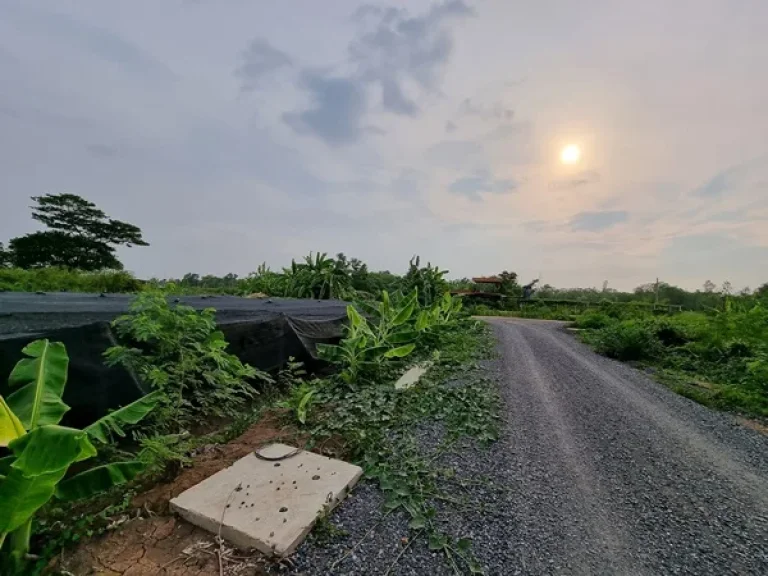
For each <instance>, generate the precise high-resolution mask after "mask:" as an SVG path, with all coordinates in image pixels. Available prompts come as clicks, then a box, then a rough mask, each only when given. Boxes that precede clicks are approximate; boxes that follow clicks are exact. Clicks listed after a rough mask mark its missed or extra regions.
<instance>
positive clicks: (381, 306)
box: [317, 290, 461, 385]
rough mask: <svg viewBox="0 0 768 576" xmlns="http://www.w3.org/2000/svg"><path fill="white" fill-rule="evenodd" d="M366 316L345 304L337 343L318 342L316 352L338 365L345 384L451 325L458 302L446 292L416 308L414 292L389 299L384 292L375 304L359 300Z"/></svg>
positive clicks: (366, 375)
mask: <svg viewBox="0 0 768 576" xmlns="http://www.w3.org/2000/svg"><path fill="white" fill-rule="evenodd" d="M360 306H361V308H362V309H363V310H364V311H365V312H366V313H367V315H368V318H366V317H365V316H363V315H361V314H360V313H359V312H358V311H357V309H356V308H355V307H354V306H352V305H350V306H348V307H347V317H348V319H349V324H348V326H347V333H346V335H345V337H344V338H343V339H342V341H341V343H340V344H339V345H338V346H335V345H330V344H319V345H318V347H317V350H318V354H319V356H320V357H321V358H323V359H324V360H327V361H329V362H332V363H335V364H338V365H339V366H341V368H342V371H341V374H340V377H341V379H342V381H343V382H345V383H346V384H348V385H358V384H359V383H360V382H361V381H364V380H366V379H370V378H371V377H372V376H373V375H375V374H378V371H379V369H380V368H381V366H382V365H383V364H384V363H385V362H386V361H387V360H393V359H402V358H406V357H407V356H409V355H410V354H411V353H412V352H413V351H414V350H415V349H416V347H417V345H418V344H419V343H421V344H427V343H428V342H429V341H430V340H434V338H435V337H437V336H438V333H439V331H440V330H443V329H445V328H446V327H449V326H452V325H453V324H454V323H455V321H456V318H457V315H458V313H459V312H460V310H461V301H460V300H459V299H457V298H452V297H451V295H450V294H449V293H448V292H446V293H445V294H444V295H443V296H442V297H441V298H439V299H436V300H435V301H434V303H433V304H432V305H431V306H429V307H428V308H427V307H424V308H422V307H420V306H419V300H418V291H417V290H413V291H412V292H411V293H410V294H409V295H407V296H404V297H396V298H391V297H390V295H389V293H388V292H386V291H384V292H382V294H381V301H380V302H379V303H377V304H375V305H374V304H372V303H370V302H360Z"/></svg>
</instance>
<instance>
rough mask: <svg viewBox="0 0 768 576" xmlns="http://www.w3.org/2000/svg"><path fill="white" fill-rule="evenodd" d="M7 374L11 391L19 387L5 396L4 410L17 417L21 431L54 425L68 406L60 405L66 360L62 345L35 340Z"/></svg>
mask: <svg viewBox="0 0 768 576" xmlns="http://www.w3.org/2000/svg"><path fill="white" fill-rule="evenodd" d="M22 352H23V353H24V354H26V355H27V356H29V358H24V359H23V360H20V361H19V362H18V364H16V366H15V367H14V369H13V371H12V372H11V376H10V377H9V379H8V383H9V385H10V387H11V388H14V387H17V386H21V388H20V389H18V390H16V391H15V392H14V393H13V394H11V395H10V396H8V406H10V408H11V410H13V412H14V413H15V414H16V416H18V418H19V420H20V421H21V424H22V425H23V426H24V429H25V430H31V429H32V428H35V427H36V426H45V425H47V424H58V423H59V421H60V420H61V417H62V416H64V414H65V413H66V412H67V410H69V406H67V405H66V404H64V402H62V401H61V395H62V394H63V393H64V386H65V385H66V383H67V366H68V364H69V357H68V356H67V350H66V348H64V344H62V343H61V342H53V343H51V342H49V341H48V340H35V341H34V342H32V343H31V344H29V345H27V346H26V347H25V348H24V350H22Z"/></svg>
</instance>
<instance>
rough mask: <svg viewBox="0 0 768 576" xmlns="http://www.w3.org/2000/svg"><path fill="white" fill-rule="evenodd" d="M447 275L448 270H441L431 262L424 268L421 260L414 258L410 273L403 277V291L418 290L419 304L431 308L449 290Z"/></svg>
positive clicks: (409, 266) (410, 265) (409, 269)
mask: <svg viewBox="0 0 768 576" xmlns="http://www.w3.org/2000/svg"><path fill="white" fill-rule="evenodd" d="M446 274H448V270H440V269H439V268H438V267H437V266H432V264H431V263H429V262H427V265H426V266H423V267H422V266H421V259H420V258H419V257H418V256H414V257H413V258H411V260H410V262H409V263H408V272H406V274H405V276H404V277H403V284H402V290H403V292H404V293H410V292H412V291H414V290H416V291H417V293H418V295H419V304H421V305H423V306H429V305H431V304H432V303H433V302H434V301H435V300H436V299H438V298H440V297H441V296H442V295H443V293H444V292H446V291H447V290H448V282H447V281H446V280H445V275H446Z"/></svg>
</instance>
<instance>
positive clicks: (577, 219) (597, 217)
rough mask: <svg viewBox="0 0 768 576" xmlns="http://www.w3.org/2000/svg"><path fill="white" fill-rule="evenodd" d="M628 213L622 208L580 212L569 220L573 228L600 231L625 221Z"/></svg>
mask: <svg viewBox="0 0 768 576" xmlns="http://www.w3.org/2000/svg"><path fill="white" fill-rule="evenodd" d="M628 218H629V214H628V213H627V212H625V211H623V210H606V211H604V212H580V213H579V214H576V216H574V217H573V219H572V220H571V222H570V225H571V228H572V229H573V230H584V231H588V232H601V231H603V230H607V229H608V228H611V227H612V226H615V225H616V224H619V223H621V222H626V220H627V219H628Z"/></svg>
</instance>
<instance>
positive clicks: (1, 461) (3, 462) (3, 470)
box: [0, 456, 16, 476]
mask: <svg viewBox="0 0 768 576" xmlns="http://www.w3.org/2000/svg"><path fill="white" fill-rule="evenodd" d="M14 460H16V456H5V457H4V458H0V476H5V475H6V474H8V473H9V472H10V471H11V464H12V463H13V461H14Z"/></svg>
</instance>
